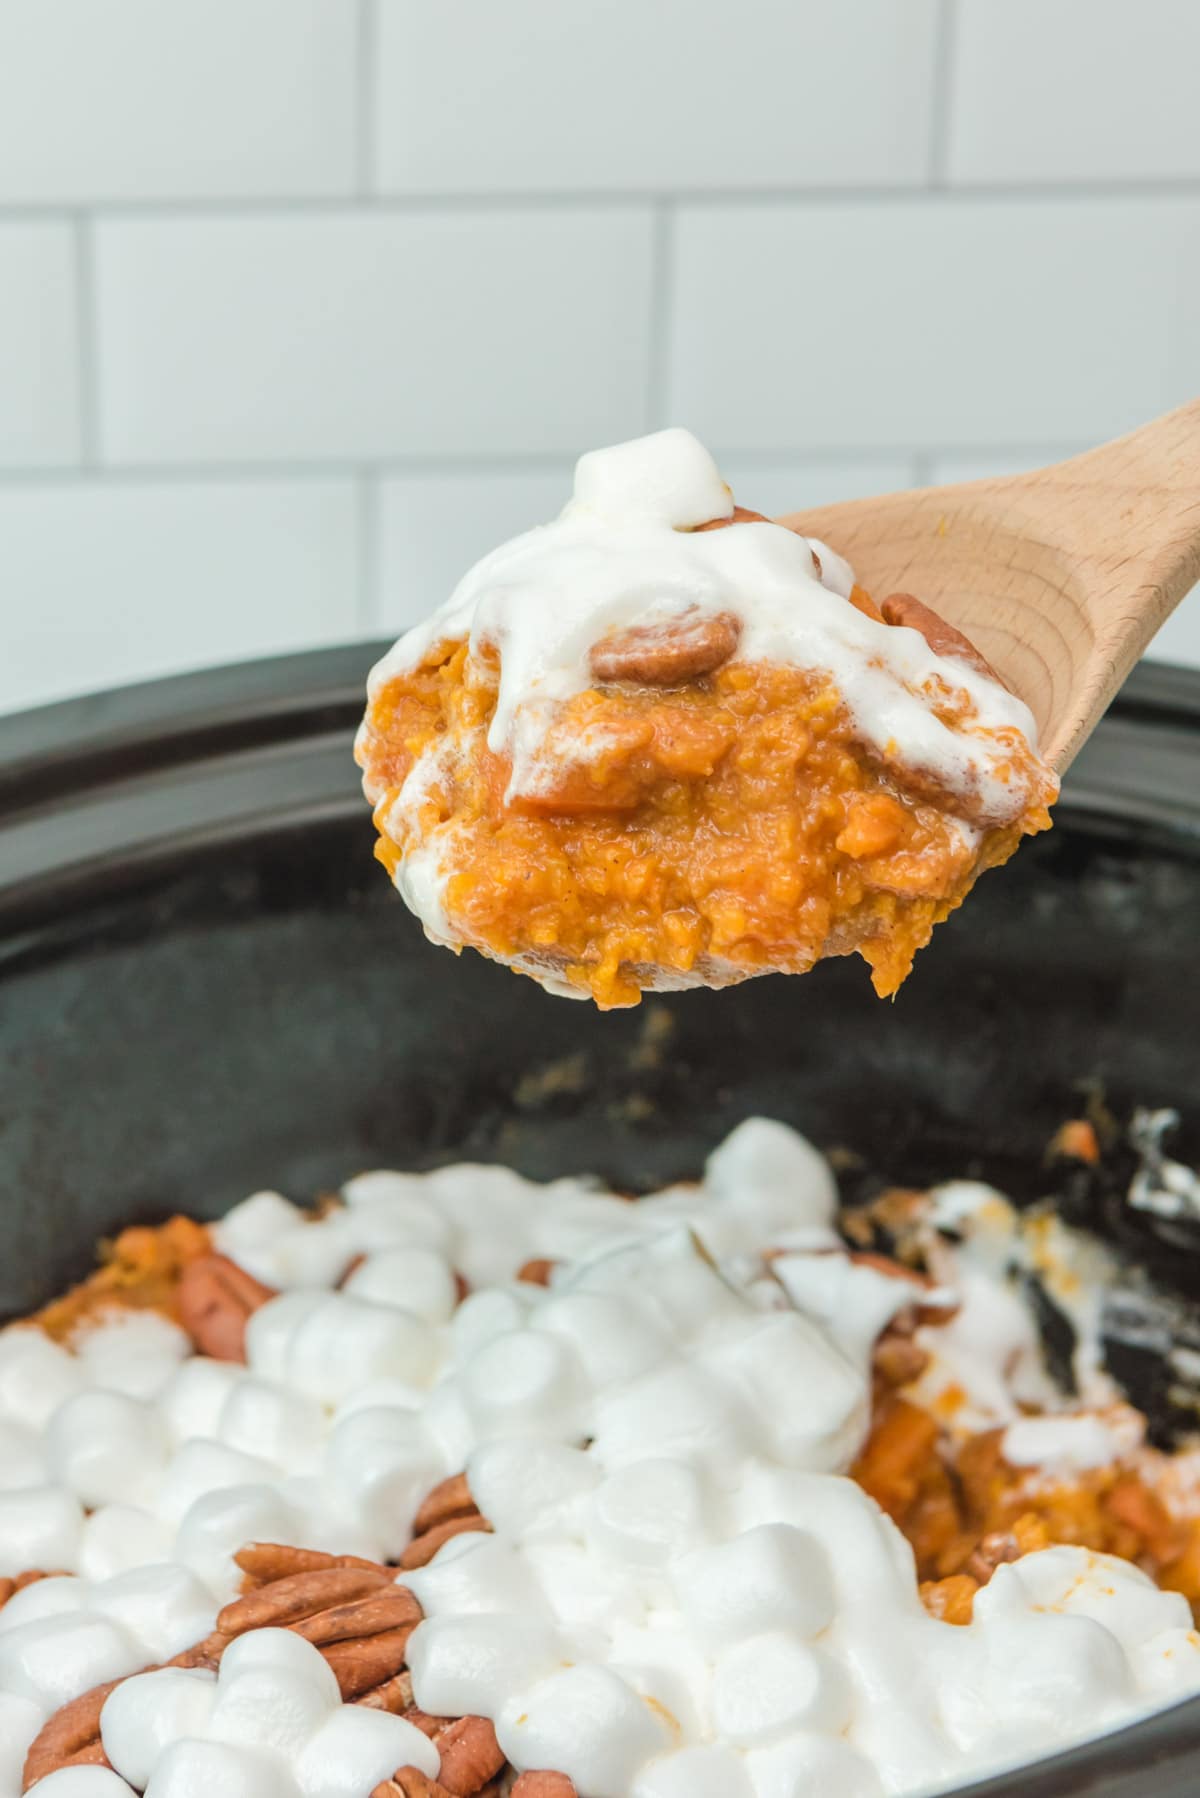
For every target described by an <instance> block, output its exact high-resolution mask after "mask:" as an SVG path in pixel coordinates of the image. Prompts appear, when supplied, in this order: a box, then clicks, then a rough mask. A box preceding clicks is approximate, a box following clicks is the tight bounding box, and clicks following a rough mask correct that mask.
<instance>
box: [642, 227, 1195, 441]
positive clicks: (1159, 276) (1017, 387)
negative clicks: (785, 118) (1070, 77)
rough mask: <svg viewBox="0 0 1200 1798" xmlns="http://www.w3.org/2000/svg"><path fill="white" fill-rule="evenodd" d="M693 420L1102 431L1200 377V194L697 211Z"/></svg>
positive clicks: (776, 428) (791, 428) (675, 327)
mask: <svg viewBox="0 0 1200 1798" xmlns="http://www.w3.org/2000/svg"><path fill="white" fill-rule="evenodd" d="M671 293H672V313H671V317H670V322H669V326H668V333H667V336H668V343H669V346H670V349H669V379H668V389H667V391H668V395H669V405H670V410H671V412H672V414H673V415H675V416H676V417H679V418H681V419H683V420H684V421H685V422H686V423H688V424H691V425H693V426H695V428H697V429H698V430H699V431H700V432H702V433H704V434H707V435H708V436H709V437H710V438H713V439H715V440H717V441H719V442H721V443H725V444H728V445H730V446H731V447H737V448H746V449H749V448H751V447H763V446H766V445H771V446H778V447H779V448H781V449H783V448H794V447H796V446H797V445H798V444H801V443H803V442H805V441H806V440H808V441H813V440H815V441H816V442H818V443H821V444H825V445H829V446H830V447H838V446H851V445H855V446H865V445H870V446H877V447H887V448H889V449H890V448H895V449H904V448H908V447H916V448H918V449H930V450H934V449H938V448H940V447H942V446H945V445H955V444H978V443H989V444H995V445H996V446H997V447H999V446H1003V445H1011V444H1024V443H1029V442H1031V441H1037V440H1039V439H1046V440H1051V439H1053V438H1056V437H1062V436H1066V435H1070V436H1071V437H1075V438H1078V439H1079V440H1081V441H1089V440H1091V441H1099V440H1100V439H1102V438H1104V437H1107V436H1116V435H1117V434H1119V433H1120V432H1122V431H1126V430H1128V429H1130V428H1131V427H1132V426H1133V425H1136V424H1137V423H1138V422H1139V421H1141V420H1143V419H1146V418H1149V417H1152V416H1153V415H1154V414H1155V413H1156V412H1163V411H1166V410H1167V409H1168V408H1169V407H1170V406H1172V405H1176V404H1178V403H1179V402H1180V401H1181V400H1182V399H1185V398H1187V397H1189V396H1190V395H1191V394H1193V393H1196V392H1200V299H1198V297H1197V296H1200V195H1198V196H1197V197H1194V198H1193V197H1188V198H1180V199H1175V198H1154V199H1104V200H1101V199H1094V198H1087V199H1081V200H1071V201H1065V202H1062V203H1059V204H1054V205H1047V204H1046V203H1045V202H1044V201H1041V200H1008V199H987V200H983V201H966V200H961V199H957V198H955V199H946V198H944V197H941V196H938V197H933V198H929V199H919V200H918V199H913V200H911V201H908V202H906V203H903V204H894V205H888V204H884V203H875V204H870V205H844V204H837V205H825V204H820V203H811V202H809V203H806V202H803V201H797V202H788V203H782V202H781V203H772V204H762V205H753V206H748V205H741V206H727V205H721V206H684V207H682V208H681V209H680V213H679V217H678V221H677V227H676V235H675V254H674V261H673V265H672V283H671Z"/></svg>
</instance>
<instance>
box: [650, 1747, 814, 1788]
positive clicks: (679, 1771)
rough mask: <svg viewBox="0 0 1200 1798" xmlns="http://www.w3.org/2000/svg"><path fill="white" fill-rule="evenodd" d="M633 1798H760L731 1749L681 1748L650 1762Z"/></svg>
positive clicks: (738, 1758) (742, 1765) (741, 1763)
mask: <svg viewBox="0 0 1200 1798" xmlns="http://www.w3.org/2000/svg"><path fill="white" fill-rule="evenodd" d="M630 1798H758V1789H757V1787H754V1786H752V1785H751V1783H750V1780H749V1777H748V1776H747V1773H746V1768H745V1765H744V1764H743V1761H742V1757H741V1755H739V1754H735V1753H734V1751H733V1749H732V1748H724V1747H722V1748H681V1749H679V1750H678V1751H677V1752H676V1753H675V1754H664V1755H661V1756H658V1757H656V1758H655V1759H654V1760H652V1761H647V1763H646V1765H645V1766H644V1767H642V1768H641V1769H640V1771H639V1772H638V1774H637V1776H636V1777H635V1779H634V1782H633V1787H632V1790H631V1792H630ZM838 1798H841V1793H840V1791H839V1794H838Z"/></svg>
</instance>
